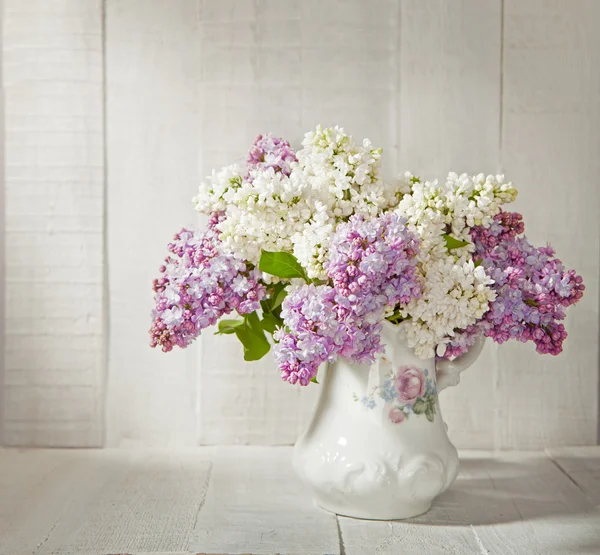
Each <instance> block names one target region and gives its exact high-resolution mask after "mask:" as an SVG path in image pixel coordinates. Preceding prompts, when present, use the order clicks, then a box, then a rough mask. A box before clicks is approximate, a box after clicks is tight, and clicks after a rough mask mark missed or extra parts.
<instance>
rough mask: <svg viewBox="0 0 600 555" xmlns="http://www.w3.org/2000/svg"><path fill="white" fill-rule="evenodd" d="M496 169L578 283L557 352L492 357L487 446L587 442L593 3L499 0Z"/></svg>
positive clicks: (533, 228) (598, 228)
mask: <svg viewBox="0 0 600 555" xmlns="http://www.w3.org/2000/svg"><path fill="white" fill-rule="evenodd" d="M504 5H505V17H504V54H503V60H504V63H503V76H504V78H503V83H504V84H503V110H502V113H503V130H502V166H503V170H504V172H505V173H506V174H507V176H510V178H511V179H512V180H513V181H514V182H515V184H516V185H517V187H518V188H519V190H520V196H519V198H518V199H517V202H516V208H517V209H518V210H519V211H521V212H522V213H523V215H524V218H525V222H526V230H525V231H526V233H527V235H528V237H529V238H530V239H531V240H532V241H533V242H534V243H535V244H538V245H543V244H545V243H546V241H549V242H550V243H551V244H552V245H553V246H554V247H555V248H556V250H557V252H558V255H559V257H560V259H561V260H562V261H563V262H564V263H565V264H566V265H567V266H568V267H571V268H575V269H577V271H578V272H579V273H581V275H582V276H583V278H584V282H585V284H586V287H587V289H586V293H585V296H584V298H583V300H582V301H581V303H580V304H579V305H578V306H576V307H574V308H572V309H570V311H569V316H568V318H567V320H566V327H567V331H568V332H569V334H570V337H569V338H568V339H567V341H566V343H565V350H564V353H563V354H562V355H561V356H559V357H556V358H553V357H551V356H548V355H544V356H540V355H537V354H536V353H535V352H534V349H532V348H531V346H530V345H521V344H517V345H506V348H502V349H500V350H499V352H498V362H497V364H498V372H497V381H496V384H495V387H496V389H495V392H494V411H495V416H494V421H495V427H496V439H495V445H496V447H498V448H503V449H514V448H522V449H538V448H541V447H544V446H559V445H586V444H594V443H595V442H596V433H597V418H598V336H599V328H598V324H599V317H598V306H599V299H598V289H599V264H598V252H600V220H599V219H598V214H599V212H600V194H599V190H598V183H597V179H598V175H599V173H600V157H599V156H598V153H600V131H599V130H600V72H599V71H598V68H599V67H600V36H599V35H598V33H597V24H598V21H600V3H598V2H594V1H585V0H583V1H582V0H575V1H573V2H561V1H560V0H555V1H553V0H546V1H537V0H536V1H531V2H519V1H515V0H506V1H505V4H504Z"/></svg>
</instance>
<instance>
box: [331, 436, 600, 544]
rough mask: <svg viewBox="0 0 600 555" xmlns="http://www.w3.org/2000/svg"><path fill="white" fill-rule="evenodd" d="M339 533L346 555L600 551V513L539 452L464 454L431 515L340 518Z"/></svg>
mask: <svg viewBox="0 0 600 555" xmlns="http://www.w3.org/2000/svg"><path fill="white" fill-rule="evenodd" d="M594 449H595V450H596V452H597V451H598V448H594ZM340 528H341V533H342V538H343V539H344V546H345V553H346V555H362V554H363V553H380V554H381V555H395V554H396V553H403V554H406V555H420V554H422V553H427V554H428V555H429V554H431V555H437V554H440V555H441V554H443V553H448V554H453V555H469V554H474V555H481V554H485V553H501V554H502V555H521V554H524V553H527V554H528V555H549V554H552V555H564V554H566V553H573V554H577V553H595V552H596V551H597V550H599V549H600V511H598V509H597V508H595V507H594V506H593V505H592V503H590V501H589V500H588V499H586V496H585V495H584V494H583V492H582V491H581V490H580V489H579V488H578V487H577V485H575V484H574V483H573V482H572V481H571V479H570V478H568V477H567V476H566V475H565V474H563V472H561V470H560V469H559V468H558V467H557V466H556V465H555V464H553V462H552V461H551V460H550V459H548V458H547V457H546V456H545V455H544V454H533V453H512V454H509V453H502V454H500V453H496V454H494V453H483V452H471V453H461V468H460V473H459V477H458V479H457V481H456V483H455V484H454V485H453V486H452V487H451V488H450V490H449V491H447V492H446V493H444V494H443V495H442V496H440V498H439V499H438V500H437V501H436V502H435V503H434V506H433V508H432V509H431V510H430V511H429V512H428V513H426V514H425V515H423V516H421V517H417V518H414V519H410V520H408V521H396V522H381V523H368V522H365V521H360V520H353V519H346V518H340Z"/></svg>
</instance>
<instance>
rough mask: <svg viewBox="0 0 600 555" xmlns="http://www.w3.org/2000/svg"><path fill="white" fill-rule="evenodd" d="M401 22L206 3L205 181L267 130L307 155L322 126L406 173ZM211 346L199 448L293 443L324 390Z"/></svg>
mask: <svg viewBox="0 0 600 555" xmlns="http://www.w3.org/2000/svg"><path fill="white" fill-rule="evenodd" d="M398 16H399V10H398V3H397V2H394V1H392V0H380V1H379V2H378V3H377V9H376V10H373V8H372V6H371V5H370V4H369V3H368V2H359V1H353V2H346V1H342V0H335V1H328V2H322V1H320V0H305V1H303V2H284V3H282V2H279V1H277V0H261V1H260V2H254V3H253V2H239V1H238V0H219V1H215V0H203V1H202V2H201V3H200V25H201V36H202V42H201V46H200V51H201V55H202V60H201V63H200V64H199V66H198V75H199V78H200V91H201V92H200V95H199V99H198V102H199V104H200V110H201V125H200V135H201V138H200V163H201V166H200V167H201V170H202V175H207V174H209V172H210V170H211V169H212V168H213V167H220V166H222V165H224V164H230V163H232V161H238V162H239V161H242V160H243V158H244V156H245V154H246V152H247V150H248V148H249V145H250V144H251V143H252V140H253V139H254V137H255V136H256V135H257V134H258V133H265V132H269V131H271V132H273V133H275V134H279V135H282V136H284V137H286V138H287V139H289V140H290V141H291V142H292V143H293V145H294V146H296V147H299V145H300V142H301V140H302V137H303V135H304V133H305V132H306V131H309V130H310V129H312V128H314V126H315V125H316V124H318V123H321V124H323V125H342V126H344V127H345V128H346V130H347V131H348V132H350V133H353V134H354V135H355V137H356V138H357V139H358V140H362V138H363V137H369V138H370V139H371V140H372V141H373V143H374V144H375V145H378V146H382V147H383V148H384V152H385V154H384V160H386V162H385V163H386V165H387V171H388V172H392V171H393V172H395V171H397V168H396V167H395V164H396V158H397V156H396V151H397V125H396V123H397V122H396V111H395V110H396V106H395V104H394V101H395V98H396V94H395V86H396V82H397V69H398V68H397V65H396V57H397V54H398V51H397V40H398V26H397V23H398ZM392 175H393V174H392ZM202 341H203V358H202V364H201V376H200V381H201V384H200V385H201V387H200V417H199V420H200V442H201V443H204V444H232V443H242V444H245V443H252V444H291V443H293V442H294V441H295V440H296V438H297V437H298V435H299V433H300V431H301V430H302V429H303V427H304V426H305V424H306V422H307V420H308V417H309V415H310V413H311V410H312V405H313V403H314V400H315V397H316V394H317V393H318V388H315V387H313V386H310V387H307V388H301V387H293V386H290V385H289V384H285V383H283V382H281V380H280V379H279V373H278V371H277V368H276V365H275V364H274V363H273V361H272V360H271V358H270V356H268V357H266V358H265V359H264V360H262V361H260V362H255V363H244V362H243V360H242V350H241V347H240V346H239V344H238V343H237V341H236V339H235V338H232V337H223V336H219V337H214V336H212V334H211V333H210V332H209V333H206V334H205V335H204V336H203V340H202Z"/></svg>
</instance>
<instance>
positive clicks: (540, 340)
mask: <svg viewBox="0 0 600 555" xmlns="http://www.w3.org/2000/svg"><path fill="white" fill-rule="evenodd" d="M522 220H523V218H522V216H521V215H520V214H518V213H511V212H500V213H499V214H497V215H496V216H495V217H494V223H493V224H492V225H491V227H489V228H488V229H484V228H482V227H476V228H474V229H473V231H472V232H471V236H472V238H473V241H474V243H475V249H476V250H475V254H474V258H475V260H479V261H481V263H482V264H483V267H484V268H485V271H486V273H488V275H489V276H490V277H491V278H492V279H493V280H494V284H493V285H492V287H493V289H494V290H495V291H496V293H497V296H496V299H495V300H494V301H493V302H492V303H490V309H489V311H488V312H487V313H486V314H485V315H484V317H483V319H482V320H481V322H479V323H478V324H476V326H474V327H471V328H470V329H467V330H463V331H461V332H459V333H457V335H456V337H455V338H453V340H452V341H451V342H450V347H451V348H450V350H447V352H446V354H445V356H450V357H452V356H457V355H458V354H461V353H462V352H464V350H466V349H467V348H468V346H469V344H472V343H470V342H471V338H472V337H473V335H474V334H475V333H476V330H475V328H478V330H477V331H481V332H483V333H484V334H485V335H486V336H487V337H491V338H492V339H493V340H494V341H496V342H497V343H504V342H505V341H508V340H509V339H516V340H518V341H521V342H526V341H533V342H534V343H535V345H536V350H537V352H538V353H549V354H552V355H558V354H559V353H561V352H562V344H563V342H564V340H565V339H566V337H567V332H566V331H565V327H564V325H563V324H562V323H560V322H559V321H560V320H563V319H564V318H565V309H566V308H567V307H569V306H571V305H572V304H575V303H576V302H578V301H579V299H581V297H582V296H583V291H584V290H585V286H584V285H583V280H582V278H581V276H578V275H577V274H576V273H575V271H574V270H566V269H565V267H564V266H563V264H562V263H561V261H560V260H558V259H557V258H554V250H553V249H552V248H551V247H549V246H548V247H534V246H533V245H532V244H531V243H530V242H529V241H528V240H527V239H526V238H525V237H519V236H518V235H519V234H521V233H523V231H524V226H523V222H522Z"/></svg>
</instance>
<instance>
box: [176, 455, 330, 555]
mask: <svg viewBox="0 0 600 555" xmlns="http://www.w3.org/2000/svg"><path fill="white" fill-rule="evenodd" d="M211 460H212V472H211V476H210V484H209V489H208V493H207V496H206V501H205V503H204V506H203V507H202V510H201V511H200V513H199V515H198V519H197V523H196V526H195V528H194V531H193V532H192V534H191V535H190V539H189V542H188V546H187V550H188V552H191V553H197V552H201V553H248V552H251V553H253V554H256V555H262V554H264V555H271V554H272V553H286V554H287V555H322V554H323V553H337V552H338V545H339V544H338V532H337V526H336V517H335V515H333V514H330V513H327V512H325V511H323V510H321V509H319V508H317V507H315V506H314V504H313V502H312V500H311V499H310V496H309V495H308V492H307V491H306V490H305V489H304V487H303V486H302V485H301V484H300V482H299V480H298V479H297V478H296V475H295V473H294V471H293V469H292V465H291V449H289V448H286V447H266V448H265V447H218V448H217V451H216V453H215V455H214V456H213V457H212V458H211Z"/></svg>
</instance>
